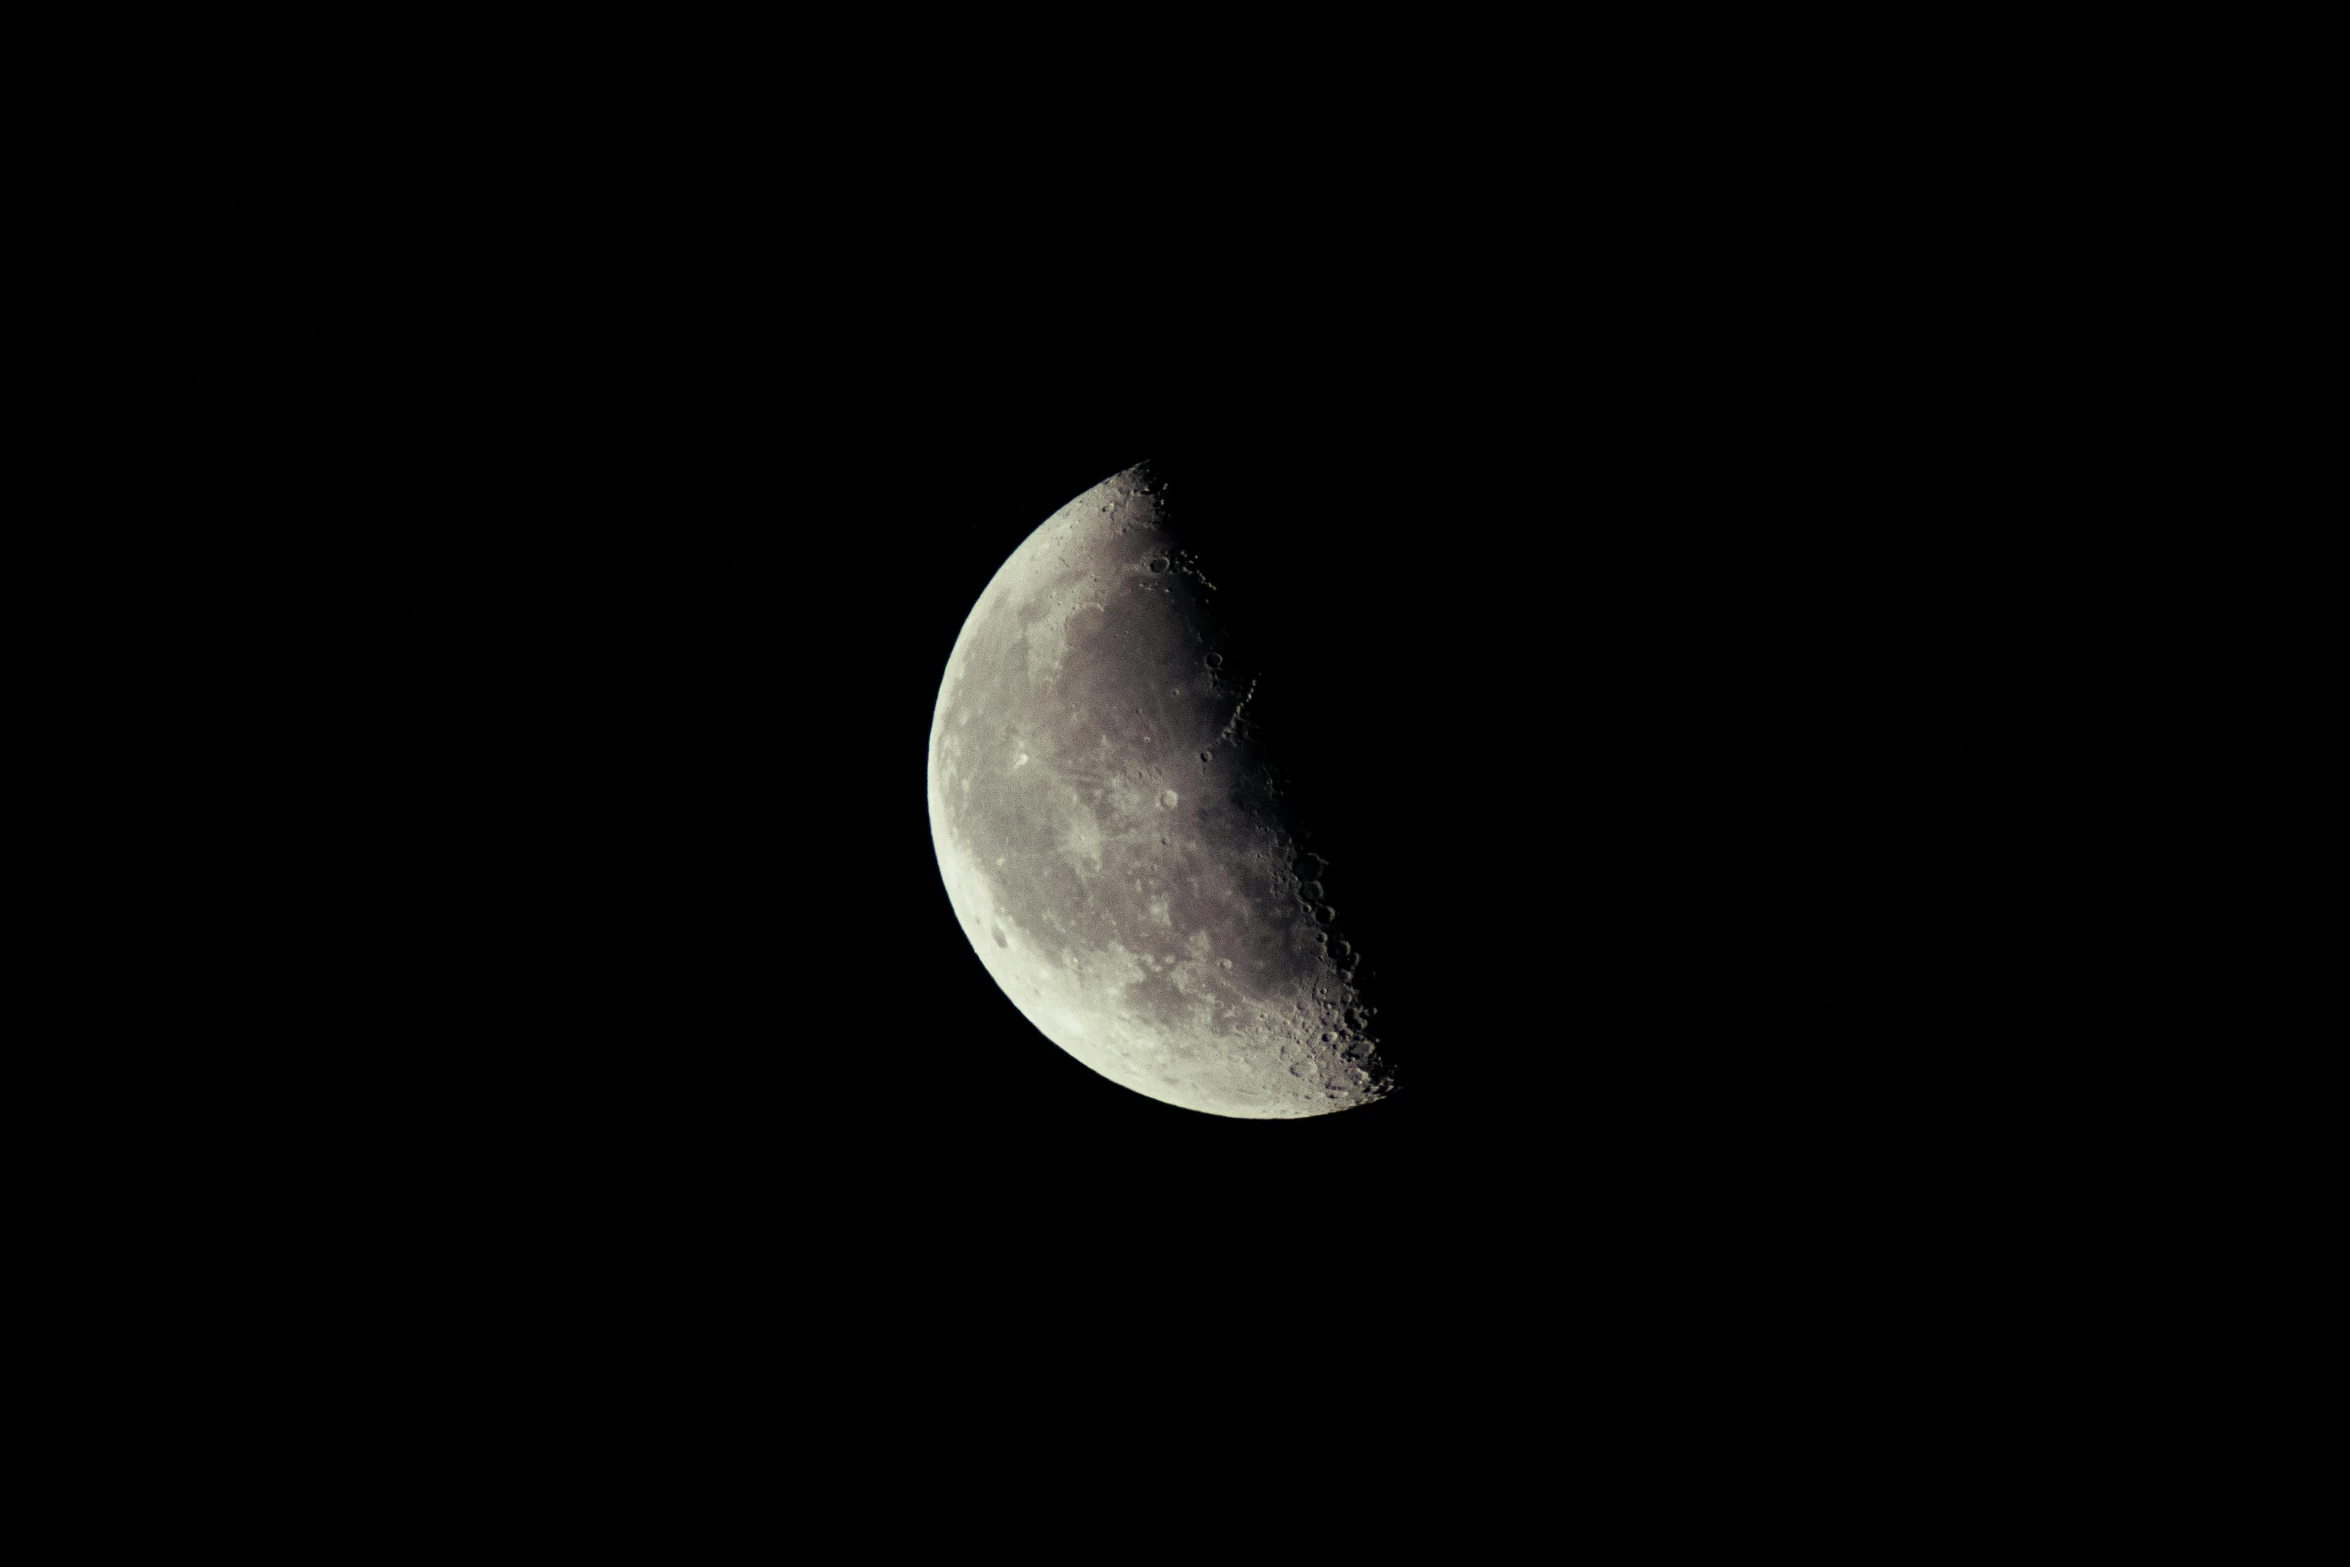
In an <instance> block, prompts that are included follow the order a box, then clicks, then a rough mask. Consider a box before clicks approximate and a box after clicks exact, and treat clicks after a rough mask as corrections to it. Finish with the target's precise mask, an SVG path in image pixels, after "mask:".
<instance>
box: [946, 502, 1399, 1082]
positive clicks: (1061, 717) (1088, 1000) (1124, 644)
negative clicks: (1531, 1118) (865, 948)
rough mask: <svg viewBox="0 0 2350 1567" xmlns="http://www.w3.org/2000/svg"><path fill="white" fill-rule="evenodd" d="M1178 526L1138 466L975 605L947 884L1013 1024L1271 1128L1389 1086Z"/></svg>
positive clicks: (1243, 677)
mask: <svg viewBox="0 0 2350 1567" xmlns="http://www.w3.org/2000/svg"><path fill="white" fill-rule="evenodd" d="M1167 506H1168V503H1167V500H1166V494H1165V487H1164V486H1163V485H1162V484H1160V483H1158V482H1157V480H1156V479H1155V477H1154V475H1153V473H1152V470H1151V467H1150V465H1149V464H1147V463H1145V464H1141V465H1138V466H1137V467H1134V468H1130V469H1128V470H1127V471H1125V472H1123V473H1120V474H1117V475H1115V476H1113V477H1111V478H1109V479H1106V480H1104V481H1103V482H1102V483H1100V484H1098V485H1096V486H1094V487H1093V488H1092V489H1090V490H1088V491H1086V492H1085V493H1084V494H1082V495H1080V496H1078V497H1077V498H1076V499H1075V500H1073V501H1071V502H1069V504H1068V505H1066V506H1064V507H1062V508H1061V509H1060V510H1059V511H1057V512H1055V513H1054V514H1053V515H1052V516H1051V517H1049V518H1047V519H1046V521H1045V522H1044V524H1043V525H1042V526H1041V527H1039V528H1038V529H1037V530H1036V531H1035V532H1034V533H1033V534H1031V535H1029V537H1028V539H1027V541H1026V542H1025V543H1023V544H1022V545H1021V546H1020V547H1019V549H1017V550H1015V551H1014V552H1013V554H1012V556H1011V558H1010V559H1009V560H1007V561H1005V562H1004V564H1003V567H1002V569H1000V570H999V571H997V572H996V574H995V577H994V579H993V580H992V581H990V582H989V583H988V585H987V589H986V591H985V592H984V593H982V594H981V595H980V598H979V602H978V604H976V605H975V606H974V607H973V608H972V610H971V614H970V616H969V618H968V619H966V620H965V621H964V623H963V630H962V634H961V635H960V636H959V637H957V638H956V640H955V648H954V652H953V654H952V655H951V656H950V657H949V659H948V661H947V669H946V676H945V678H944V680H943V681H942V682H941V683H940V686H939V692H938V705H937V708H936V711H935V712H934V713H933V715H932V718H931V726H930V755H929V798H930V832H931V840H932V843H933V845H934V847H935V848H936V850H937V852H938V866H939V874H940V875H941V877H943V878H944V880H945V882H946V889H947V897H948V899H949V901H950V902H951V903H952V905H953V907H954V912H955V918H956V920H957V921H958V923H959V924H960V926H961V928H962V932H963V935H964V937H965V938H966V939H967V940H968V941H969V942H970V943H971V946H972V950H973V951H975V952H977V953H978V954H979V959H980V961H981V962H982V963H983V964H985V965H986V967H987V971H988V973H989V974H990V975H991V976H992V977H993V978H994V980H995V982H996V984H997V985H998V986H1000V987H1001V988H1002V990H1003V992H1004V994H1005V995H1006V996H1008V997H1009V998H1010V999H1011V1001H1012V1004H1013V1005H1014V1006H1016V1007H1018V1008H1019V1009H1020V1011H1021V1012H1022V1013H1023V1014H1024V1015H1025V1016H1026V1017H1027V1018H1028V1020H1029V1021H1030V1022H1032V1023H1034V1024H1035V1025H1036V1027H1037V1028H1038V1029H1039V1030H1041V1031H1042V1032H1043V1033H1044V1035H1045V1037H1046V1038H1048V1039H1050V1040H1051V1041H1052V1042H1053V1043H1054V1044H1056V1045H1059V1046H1060V1047H1061V1048H1062V1049H1063V1050H1066V1051H1067V1052H1068V1053H1069V1054H1070V1055H1072V1056H1075V1057H1076V1058H1077V1059H1078V1060H1079V1061H1082V1062H1083V1063H1085V1065H1087V1066H1088V1067H1091V1068H1092V1069H1093V1070H1094V1071H1096V1072H1098V1073H1100V1074H1101V1075H1102V1076H1104V1077H1107V1078H1109V1079H1110V1080H1111V1081H1113V1082H1117V1083H1121V1084H1123V1085H1125V1086H1126V1087H1128V1088H1131V1089H1133V1090H1134V1091H1135V1092H1137V1093H1141V1094H1147V1095H1149V1096H1150V1097H1151V1098H1153V1099H1159V1100H1164V1101H1165V1102H1166V1103H1168V1104H1173V1105H1181V1106H1183V1107H1185V1108H1187V1109H1192V1110H1203V1111H1207V1112H1209V1113H1211V1114H1215V1115H1225V1116H1243V1117H1253V1118H1260V1119H1280V1118H1289V1117H1297V1116H1309V1115H1322V1114H1327V1113H1329V1112H1331V1111H1335V1110H1344V1109H1350V1108H1353V1107H1355V1106H1357V1105H1362V1104H1367V1103H1370V1102H1372V1101H1374V1100H1377V1099H1379V1098H1382V1097H1384V1096H1385V1095H1387V1094H1388V1093H1389V1092H1390V1091H1391V1089H1392V1087H1393V1081H1394V1079H1393V1074H1392V1072H1391V1070H1390V1066H1389V1063H1388V1060H1387V1058H1386V1054H1385V1052H1384V1051H1383V1049H1382V1047H1381V1040H1380V1037H1379V1033H1378V1029H1379V1023H1378V1019H1377V1017H1376V1009H1375V1008H1374V1007H1373V1006H1371V1004H1370V1003H1369V1001H1368V999H1367V998H1366V997H1365V996H1364V995H1363V994H1362V992H1361V991H1360V990H1359V989H1358V987H1357V985H1356V982H1355V976H1356V972H1357V964H1358V963H1359V961H1360V957H1361V954H1360V953H1358V952H1356V951H1355V950H1354V949H1353V946H1352V944H1351V943H1350V942H1349V941H1347V940H1345V939H1342V938H1343V933H1344V926H1343V923H1339V922H1338V920H1339V912H1340V911H1339V909H1338V907H1337V904H1338V903H1339V902H1340V901H1342V900H1343V886H1341V885H1340V884H1339V883H1338V882H1337V881H1336V879H1335V877H1334V875H1333V868H1332V867H1330V866H1328V865H1327V863H1326V862H1324V861H1323V860H1321V858H1320V857H1319V856H1317V855H1312V854H1308V853H1305V852H1304V851H1303V850H1302V849H1301V847H1300V845H1299V843H1298V841H1297V839H1296V838H1295V836H1294V835H1293V833H1292V823H1291V821H1290V819H1289V815H1288V811H1289V800H1288V797H1287V792H1286V790H1285V789H1284V788H1283V787H1282V786H1281V783H1280V778H1279V775H1278V774H1277V773H1275V772H1274V771H1273V769H1272V768H1271V765H1270V763H1269V761H1268V759H1267V757H1266V756H1265V753H1264V747H1263V745H1262V743H1261V737H1260V736H1259V735H1258V733H1257V731H1256V726H1255V724H1254V721H1253V720H1252V718H1251V715H1250V703H1251V699H1252V698H1253V697H1254V696H1255V695H1256V692H1257V684H1256V682H1257V681H1258V680H1259V679H1261V678H1266V677H1262V676H1259V675H1257V674H1255V673H1253V672H1252V671H1251V670H1250V668H1249V667H1248V665H1247V663H1246V660H1245V657H1243V656H1242V653H1241V650H1240V649H1239V648H1238V647H1236V646H1233V645H1229V639H1228V638H1227V636H1226V635H1225V633H1224V623H1223V618H1222V617H1221V615H1220V613H1219V611H1218V606H1217V603H1216V599H1217V595H1218V593H1219V591H1220V588H1219V586H1218V584H1217V583H1216V582H1215V581H1213V580H1212V579H1213V578H1214V577H1215V576H1216V573H1217V571H1218V569H1219V568H1218V564H1217V562H1215V561H1214V560H1209V559H1202V558H1200V557H1198V556H1196V555H1194V554H1193V553H1192V552H1191V551H1190V550H1189V549H1186V548H1185V547H1184V546H1183V544H1182V538H1183V537H1184V535H1182V534H1180V533H1179V532H1178V530H1177V529H1176V528H1175V527H1174V526H1173V525H1172V523H1171V517H1170V513H1169V512H1168V509H1167ZM1336 869H1337V870H1340V871H1342V870H1343V867H1338V868H1336ZM1325 883H1329V885H1327V886H1326V885H1325Z"/></svg>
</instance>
